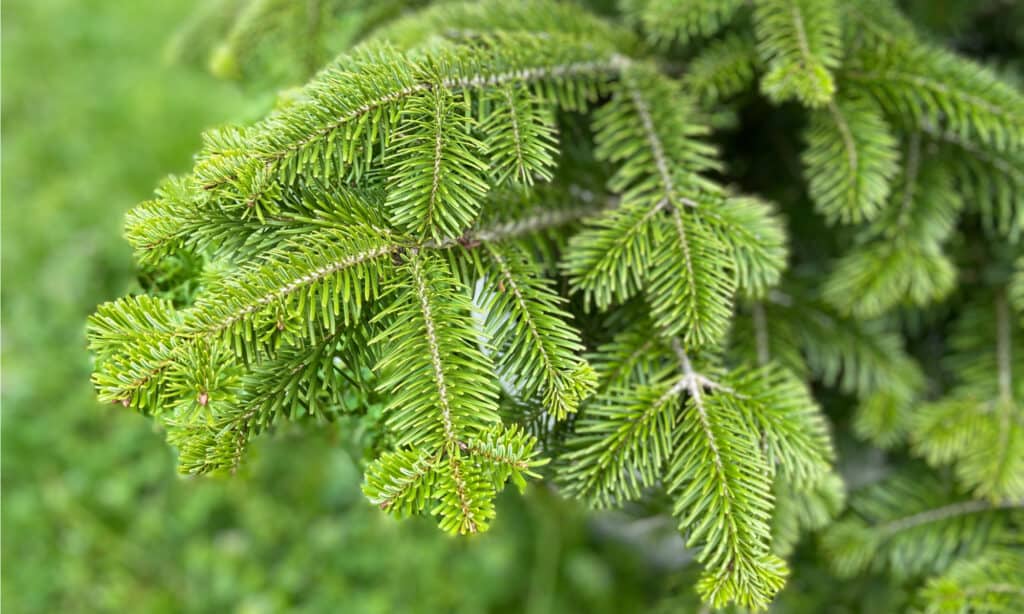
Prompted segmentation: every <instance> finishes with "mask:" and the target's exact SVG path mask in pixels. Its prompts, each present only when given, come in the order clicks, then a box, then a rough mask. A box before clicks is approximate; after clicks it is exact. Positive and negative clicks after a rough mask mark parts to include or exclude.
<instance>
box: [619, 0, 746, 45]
mask: <svg viewBox="0 0 1024 614" xmlns="http://www.w3.org/2000/svg"><path fill="white" fill-rule="evenodd" d="M630 4H634V5H635V6H634V7H633V10H632V12H631V17H633V18H634V19H636V20H637V21H639V22H640V24H641V25H642V26H643V29H644V32H645V33H646V34H647V38H648V39H649V40H650V41H651V42H652V43H654V44H655V45H659V46H668V45H669V44H670V43H672V42H674V41H678V42H680V43H686V42H689V41H690V40H692V39H694V38H707V37H711V36H714V35H715V34H716V33H718V31H719V30H721V29H722V28H724V27H725V26H726V25H728V24H729V22H730V21H732V20H733V18H734V17H735V15H736V14H737V13H738V12H739V10H740V9H741V8H742V7H743V5H744V2H743V0H682V1H680V0H648V1H647V2H637V3H630ZM627 7H628V5H627Z"/></svg>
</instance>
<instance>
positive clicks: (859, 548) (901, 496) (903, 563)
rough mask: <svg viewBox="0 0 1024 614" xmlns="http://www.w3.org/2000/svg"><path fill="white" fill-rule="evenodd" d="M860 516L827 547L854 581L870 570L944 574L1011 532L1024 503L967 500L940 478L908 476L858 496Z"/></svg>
mask: <svg viewBox="0 0 1024 614" xmlns="http://www.w3.org/2000/svg"><path fill="white" fill-rule="evenodd" d="M851 507H852V508H853V510H854V512H855V514H856V515H855V516H853V517H850V518H847V519H845V520H843V521H841V522H839V523H838V524H836V525H833V526H832V527H831V528H830V529H829V530H828V531H827V532H826V533H825V535H824V538H823V543H822V545H823V546H824V548H825V551H826V552H827V553H828V554H829V557H830V561H831V563H832V567H833V569H834V570H835V572H836V573H837V574H839V575H840V576H842V577H849V576H850V575H852V574H856V573H859V572H860V571H862V570H865V569H867V568H869V567H874V568H875V569H887V570H888V571H890V572H891V573H893V574H895V575H896V576H897V577H899V578H905V577H909V576H913V575H916V574H920V573H925V572H936V571H941V570H942V569H944V568H945V567H947V566H948V565H949V564H950V563H951V562H952V560H953V559H954V557H965V556H970V555H971V554H975V553H978V552H980V551H981V550H982V549H983V548H985V546H986V545H987V544H991V543H995V542H998V541H999V540H1000V539H1001V536H1002V535H1005V534H1008V532H1009V531H1012V528H1011V526H1012V522H1013V518H1014V517H1016V518H1018V519H1019V518H1020V517H1021V513H1022V512H1021V510H1022V509H1024V501H1021V500H1017V501H1001V502H997V503H993V502H990V501H981V500H972V499H965V498H964V497H962V496H961V495H959V494H958V493H956V492H951V491H950V489H949V488H948V487H945V486H944V485H943V483H942V482H941V481H940V480H939V479H938V478H936V477H934V476H931V475H927V474H924V475H922V474H920V473H917V472H905V473H903V474H899V475H896V476H894V477H892V478H889V479H888V480H886V481H885V482H882V483H879V484H875V485H873V486H871V487H869V488H867V489H866V490H865V491H863V492H860V493H857V494H856V495H854V497H853V498H852V499H851Z"/></svg>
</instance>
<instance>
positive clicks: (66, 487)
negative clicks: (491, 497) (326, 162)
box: [0, 0, 672, 614]
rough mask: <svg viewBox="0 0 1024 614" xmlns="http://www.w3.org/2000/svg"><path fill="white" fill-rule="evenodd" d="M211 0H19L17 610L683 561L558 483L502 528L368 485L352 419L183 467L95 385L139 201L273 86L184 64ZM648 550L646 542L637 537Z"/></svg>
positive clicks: (597, 598) (7, 188)
mask: <svg viewBox="0 0 1024 614" xmlns="http://www.w3.org/2000/svg"><path fill="white" fill-rule="evenodd" d="M194 6H195V3H193V2H189V1H184V0H174V1H167V2H126V1H123V0H105V1H101V0H35V1H33V0H13V1H9V2H5V3H4V6H3V9H4V10H3V15H2V18H3V33H2V43H3V49H2V77H3V117H2V122H3V126H2V164H3V183H2V214H3V219H2V229H3V238H2V251H3V254H2V267H3V270H2V284H3V290H2V291H3V297H2V323H3V332H2V352H3V353H2V361H3V371H2V393H3V397H2V405H3V414H2V420H3V424H2V426H3V428H2V469H3V476H2V487H3V492H2V553H3V561H2V584H0V595H2V601H0V608H2V610H3V612H4V613H5V614H17V613H21V612H129V611H130V612H245V613H250V612H253V613H255V612H278V611H285V610H287V611H300V612H354V613H364V612H366V613H373V612H459V613H463V612H464V613H469V612H493V611H498V612H501V611H505V612H527V613H533V614H536V613H542V612H584V611H585V612H593V613H599V612H627V611H637V610H639V609H641V607H642V606H643V605H645V604H646V603H647V601H646V600H647V599H649V597H648V596H649V595H652V594H656V593H657V592H658V591H657V590H652V588H654V587H655V585H660V584H662V583H663V581H665V578H666V576H667V575H668V574H667V570H669V569H670V568H671V567H672V565H671V561H669V562H668V563H666V562H665V561H663V560H659V559H658V556H657V554H658V550H657V548H655V549H653V550H652V549H651V548H650V547H644V548H638V547H635V546H633V545H631V542H633V541H635V539H636V538H637V535H640V536H641V537H643V538H644V539H646V540H648V543H649V540H650V536H649V532H648V531H647V528H645V527H644V526H643V525H623V526H617V525H616V522H615V520H614V519H612V520H610V521H609V519H607V518H606V519H603V520H600V521H594V520H593V519H590V518H589V517H587V518H585V517H583V516H582V513H581V511H580V510H578V509H576V508H574V507H572V506H571V505H570V504H567V503H565V502H564V501H559V500H558V499H557V498H556V497H554V496H553V495H551V494H550V493H548V492H547V491H545V490H543V489H535V490H532V491H530V492H528V493H527V495H526V496H525V497H520V496H518V495H516V494H514V493H508V494H507V495H506V496H504V497H503V498H502V500H501V502H500V506H501V508H502V509H501V510H500V511H499V515H498V521H497V522H496V523H495V526H494V528H493V529H492V531H491V532H490V533H488V534H486V535H484V536H481V537H479V538H474V539H455V538H450V537H448V536H446V535H444V534H442V533H440V532H439V531H438V530H437V529H436V528H435V526H434V523H433V522H431V521H430V520H429V519H421V520H410V521H405V522H396V521H394V520H391V519H388V518H387V517H385V516H384V515H383V514H380V513H379V512H378V511H377V510H375V509H373V508H372V507H371V506H370V505H369V504H368V503H366V502H365V500H364V499H363V497H362V495H361V493H360V492H359V482H360V480H361V475H360V470H359V467H358V463H357V460H356V459H358V457H359V454H358V451H355V452H353V451H352V450H351V449H350V448H351V446H350V445H347V443H346V442H347V441H349V438H347V437H346V436H345V433H341V432H339V431H338V430H335V429H332V428H323V429H317V430H316V431H315V432H307V433H299V432H279V433H277V434H275V435H274V436H272V437H268V438H263V439H262V440H261V441H260V442H259V443H258V444H257V445H256V449H255V450H254V453H253V455H252V459H251V462H250V463H249V464H248V466H247V468H246V470H245V472H244V474H243V475H239V476H236V477H235V478H232V479H187V478H183V477H179V476H177V475H176V474H175V473H174V459H173V452H172V451H171V450H170V449H169V448H168V447H167V446H166V445H165V443H164V442H163V437H162V435H161V434H160V433H159V432H156V431H154V430H153V428H152V426H151V424H152V423H151V421H148V420H145V419H144V418H142V417H141V416H138V415H134V414H133V413H131V412H129V411H127V410H125V409H124V408H122V407H120V406H101V405H99V404H98V403H97V402H96V401H95V400H94V397H93V394H92V390H91V387H90V384H89V372H90V366H89V356H88V354H87V352H86V350H85V340H84V322H85V318H86V317H87V316H88V315H89V314H90V313H91V312H92V311H93V309H94V307H95V306H96V304H97V303H99V302H102V301H105V300H109V299H111V298H114V297H117V296H119V295H122V294H124V293H126V292H130V291H132V290H135V289H137V288H138V285H137V281H136V279H135V272H134V270H133V267H132V261H131V255H130V251H129V249H128V246H127V244H126V243H125V242H124V241H123V239H122V238H121V221H122V216H123V214H124V212H125V211H126V210H127V209H128V208H129V207H131V206H132V205H133V204H135V203H136V202H138V201H140V200H143V199H145V198H148V197H149V195H150V194H151V191H152V189H153V187H154V186H155V185H156V183H157V181H158V180H159V178H160V177H161V176H162V175H164V174H166V173H169V172H180V171H185V170H187V169H188V167H189V165H190V155H191V153H192V152H193V151H195V150H196V149H198V147H199V139H200V132H201V130H202V129H203V128H205V127H209V126H211V125H215V124H217V123H221V122H226V121H229V120H231V121H238V120H240V119H245V118H247V117H251V118H254V117H257V116H259V115H260V114H262V113H263V112H265V110H266V109H267V107H268V105H269V104H270V100H269V96H270V94H261V93H258V92H254V91H252V90H246V89H244V88H240V87H239V86H237V85H233V84H231V83H225V82H222V81H218V80H215V79H214V78H212V77H210V76H209V75H208V74H206V73H205V72H204V71H202V70H198V69H196V68H195V67H189V66H183V65H174V64H169V63H168V62H167V61H166V57H165V56H166V45H165V43H166V42H167V41H168V40H169V39H170V37H171V36H172V33H173V32H174V31H175V29H176V28H177V27H178V26H179V24H181V23H183V21H184V20H185V19H186V16H187V15H188V14H189V13H190V11H192V9H193V7H194ZM641 553H644V554H643V555H642V557H641Z"/></svg>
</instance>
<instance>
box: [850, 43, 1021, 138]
mask: <svg viewBox="0 0 1024 614" xmlns="http://www.w3.org/2000/svg"><path fill="white" fill-rule="evenodd" d="M843 76H844V78H845V79H848V80H849V81H851V82H852V83H854V84H856V85H858V86H860V87H863V88H864V89H865V90H867V91H868V92H870V93H871V94H872V95H873V96H874V97H875V98H876V99H877V100H878V101H879V103H880V104H881V105H882V107H883V108H885V109H886V110H887V112H888V113H890V114H892V115H896V116H898V117H901V118H904V119H905V120H909V123H912V124H913V125H915V126H920V125H923V124H927V125H932V126H942V127H943V129H944V130H949V131H951V132H953V133H954V134H956V135H958V136H959V137H960V138H962V139H965V140H968V141H972V142H977V143H979V144H981V145H983V146H986V147H991V148H994V149H997V150H1001V151H1013V150H1017V149H1020V147H1021V146H1022V144H1024V95H1021V93H1020V92H1018V91H1016V90H1015V89H1014V88H1013V87H1011V86H1009V85H1007V84H1006V83H1004V82H1003V81H1002V80H1000V79H999V78H998V77H997V76H996V75H995V74H994V73H993V72H992V71H990V70H989V69H987V68H985V67H983V66H981V65H979V64H976V63H974V62H971V61H970V60H967V59H964V58H962V57H959V56H956V55H954V54H952V53H949V52H947V51H945V50H942V49H936V48H934V47H932V46H930V45H927V44H924V43H916V44H905V45H874V46H866V47H865V48H863V49H861V50H860V52H859V53H858V54H857V56H856V58H855V59H854V61H853V62H852V64H851V67H850V68H849V69H848V70H844V72H843Z"/></svg>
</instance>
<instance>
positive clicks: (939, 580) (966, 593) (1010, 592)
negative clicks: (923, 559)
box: [920, 547, 1024, 614]
mask: <svg viewBox="0 0 1024 614" xmlns="http://www.w3.org/2000/svg"><path fill="white" fill-rule="evenodd" d="M1022 576H1024V557H1022V556H1021V553H1020V552H1018V551H1015V550H1012V549H1003V548H999V547H995V548H992V550H991V551H989V552H985V553H984V554H981V555H979V556H978V557H976V558H974V559H965V560H963V561H958V562H957V563H955V564H954V565H952V566H951V567H950V568H949V570H948V571H947V572H946V573H944V574H942V575H941V576H938V577H935V578H931V579H929V580H928V584H927V585H925V587H924V588H923V589H922V590H921V593H920V598H921V601H922V602H923V604H924V608H923V611H924V612H925V613H926V614H947V613H949V614H952V613H955V612H992V613H993V614H1011V613H1012V612H1019V611H1020V609H1021V608H1024V592H1022V591H1021V590H1020V578H1021V577H1022Z"/></svg>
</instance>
